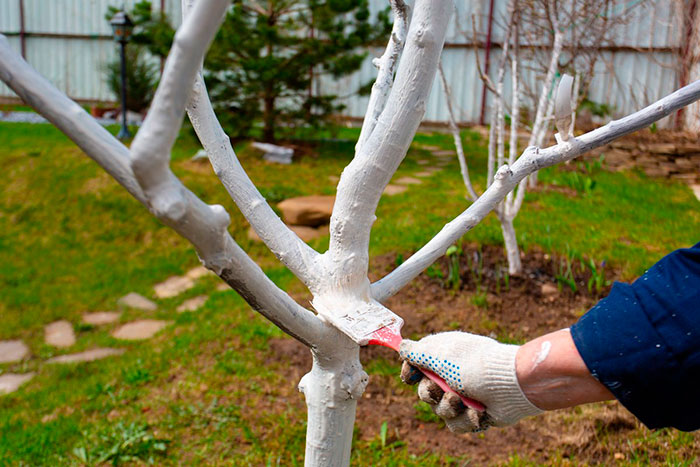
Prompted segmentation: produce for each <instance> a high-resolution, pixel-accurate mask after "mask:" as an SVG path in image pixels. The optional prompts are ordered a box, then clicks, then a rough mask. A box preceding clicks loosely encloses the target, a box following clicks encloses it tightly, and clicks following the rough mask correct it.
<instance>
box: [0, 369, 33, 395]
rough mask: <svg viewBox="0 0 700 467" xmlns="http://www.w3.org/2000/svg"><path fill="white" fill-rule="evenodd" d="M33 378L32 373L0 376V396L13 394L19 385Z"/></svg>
mask: <svg viewBox="0 0 700 467" xmlns="http://www.w3.org/2000/svg"><path fill="white" fill-rule="evenodd" d="M33 377H34V373H23V374H17V373H5V374H2V375H0V394H9V393H11V392H15V391H16V390H17V389H19V387H20V386H21V385H23V384H24V383H26V382H27V381H29V380H30V379H32V378H33Z"/></svg>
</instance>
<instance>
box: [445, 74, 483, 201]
mask: <svg viewBox="0 0 700 467" xmlns="http://www.w3.org/2000/svg"><path fill="white" fill-rule="evenodd" d="M438 72H439V74H440V81H441V82H442V90H443V91H444V93H445V102H446V104H447V115H448V118H449V128H450V132H451V133H452V139H453V140H454V142H455V149H456V150H457V160H458V161H459V169H460V172H461V173H462V181H464V186H465V187H466V188H467V194H468V195H469V196H468V197H469V198H470V199H471V200H472V201H476V199H477V198H478V197H479V195H477V194H476V190H474V186H473V185H472V181H471V178H469V166H468V165H467V159H466V157H464V146H463V145H462V137H461V135H460V134H459V127H458V126H457V119H456V118H455V113H454V109H453V108H452V92H451V91H450V86H449V85H448V84H447V79H445V71H444V70H443V69H442V60H440V63H439V65H438Z"/></svg>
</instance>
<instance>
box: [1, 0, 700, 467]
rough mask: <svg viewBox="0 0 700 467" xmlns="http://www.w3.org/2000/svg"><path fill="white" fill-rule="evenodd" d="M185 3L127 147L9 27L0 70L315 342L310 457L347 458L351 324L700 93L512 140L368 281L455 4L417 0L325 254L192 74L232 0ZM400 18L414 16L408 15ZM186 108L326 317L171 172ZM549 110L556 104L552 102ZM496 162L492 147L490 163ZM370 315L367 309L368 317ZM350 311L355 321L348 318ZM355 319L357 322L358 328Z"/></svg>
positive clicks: (256, 297) (281, 321)
mask: <svg viewBox="0 0 700 467" xmlns="http://www.w3.org/2000/svg"><path fill="white" fill-rule="evenodd" d="M183 5H184V6H185V8H184V10H185V11H189V12H190V13H189V14H188V16H187V18H186V19H185V21H184V22H183V25H182V27H181V28H180V29H179V30H178V32H177V34H176V38H175V43H174V45H173V50H172V51H171V53H170V55H169V57H168V60H167V62H166V66H165V70H164V75H163V77H162V79H161V82H160V84H159V87H158V91H157V92H156V96H155V99H154V102H153V104H152V106H151V109H150V111H149V114H148V117H147V118H146V120H145V122H144V124H143V126H142V128H141V130H140V131H139V133H138V135H137V137H136V138H135V140H134V143H133V145H132V148H131V151H130V150H129V149H128V148H126V147H125V146H124V145H123V144H121V143H120V142H119V141H117V140H116V139H115V138H114V137H113V136H111V135H110V134H109V133H108V132H107V131H106V130H104V129H103V128H102V127H101V126H100V125H98V124H97V123H96V122H95V121H94V120H93V119H92V118H91V117H90V116H89V115H87V114H86V113H85V111H84V110H83V109H82V108H81V107H80V106H79V105H77V104H75V103H74V102H72V101H70V100H69V99H68V98H67V97H65V96H64V95H63V94H61V93H60V92H58V91H57V90H56V89H55V88H54V87H53V86H52V85H51V84H50V83H48V81H46V80H45V79H44V78H42V77H41V76H40V75H39V74H38V73H37V72H36V71H34V70H33V69H32V68H31V67H30V66H29V65H28V64H27V63H26V62H25V61H24V60H23V59H22V58H21V57H20V56H19V55H18V54H17V53H16V52H14V51H13V50H12V49H11V48H10V47H9V44H8V42H7V40H6V38H5V37H4V36H2V35H0V79H2V81H4V82H5V83H6V84H8V85H9V86H10V87H11V88H12V89H13V90H14V91H15V92H16V93H17V94H18V95H19V96H20V97H22V99H23V100H24V101H25V102H26V103H28V104H29V105H31V106H33V107H34V108H35V109H36V110H37V111H38V112H39V113H40V114H41V115H43V116H44V117H46V118H47V119H48V120H49V121H51V122H52V123H53V124H54V125H56V126H57V127H58V128H59V129H61V130H62V131H63V132H64V133H65V134H66V135H68V136H69V137H70V138H71V139H72V140H73V141H74V142H76V144H77V145H78V146H79V147H80V148H81V149H82V150H83V151H85V153H86V154H87V155H88V156H89V157H91V158H92V159H93V160H95V161H96V162H97V163H98V164H99V165H100V166H102V167H103V168H104V169H105V170H106V171H107V172H108V173H109V174H110V175H112V176H113V177H114V178H115V179H116V180H117V181H118V182H119V183H121V184H122V185H123V186H124V187H125V188H126V189H127V190H128V191H129V193H131V194H132V195H133V196H134V197H135V198H136V199H137V200H139V201H140V202H141V203H143V204H144V205H146V206H147V207H148V208H149V209H150V210H151V212H152V213H153V214H154V215H156V216H157V217H158V218H159V219H160V220H162V221H163V222H164V223H165V224H167V225H169V226H170V227H172V228H173V229H174V230H176V231H177V232H178V233H179V234H180V235H182V236H183V237H185V238H187V239H188V240H189V241H190V242H191V243H192V244H193V245H194V246H195V248H196V250H197V253H198V255H199V257H200V258H201V260H202V262H203V263H204V264H205V265H206V266H207V268H209V269H211V270H213V271H215V272H216V273H217V274H218V275H219V276H220V277H221V278H222V279H224V280H225V281H226V282H227V283H228V284H229V285H230V286H231V287H233V288H234V289H235V290H237V291H238V292H239V293H240V294H241V296H242V297H243V298H244V299H245V300H246V301H247V302H248V303H249V304H250V305H251V306H252V307H253V308H254V309H255V310H257V311H258V312H260V313H261V314H262V315H263V316H265V317H266V318H268V319H269V320H271V321H272V322H273V323H275V324H276V325H277V326H278V327H280V328H281V329H282V330H284V331H285V332H287V333H288V334H290V335H291V336H293V337H295V338H296V339H298V340H299V341H301V342H303V343H304V344H306V345H307V346H309V347H310V348H311V350H312V352H313V356H314V359H313V366H312V369H311V371H310V373H308V374H307V375H306V376H304V378H303V379H302V381H301V382H300V384H299V388H300V390H301V391H302V392H303V393H304V396H305V398H306V402H307V405H308V414H309V422H308V430H307V449H306V465H308V466H321V465H323V466H325V465H332V466H335V465H337V466H343V465H348V463H349V459H350V446H351V442H352V432H353V424H354V418H355V409H356V404H357V400H358V399H359V398H360V396H361V395H362V392H363V391H364V389H365V386H366V384H367V374H366V373H365V372H364V371H363V370H362V366H361V364H360V361H359V346H358V342H360V343H364V338H362V337H360V338H357V336H358V335H361V334H362V333H363V332H364V333H366V332H367V331H368V330H373V329H374V328H375V326H379V325H381V324H384V323H385V321H383V320H386V319H399V320H400V318H398V317H396V315H393V313H391V312H390V310H387V309H386V308H384V307H383V306H381V305H380V304H379V303H377V302H378V301H379V302H381V301H382V300H385V299H386V298H387V297H389V296H391V295H393V294H394V293H395V292H396V291H398V290H399V289H400V288H401V287H403V286H404V285H406V284H407V283H408V282H410V280H411V279H413V278H414V277H416V276H417V275H418V274H419V273H420V272H421V271H422V270H424V269H425V268H426V267H427V266H429V265H430V264H431V263H432V262H434V261H435V260H436V259H437V258H439V257H440V256H442V255H443V254H444V253H445V250H446V249H447V248H448V247H449V246H450V245H451V244H453V243H454V242H455V241H456V240H457V239H458V238H459V237H461V236H462V235H464V233H466V232H467V231H468V230H469V229H471V228H472V227H474V226H475V225H476V224H477V223H478V222H480V221H481V220H482V219H483V218H484V217H485V216H486V215H487V214H488V213H489V212H490V211H492V210H494V209H497V208H498V207H499V204H501V203H502V202H503V200H504V198H505V197H506V196H507V194H508V193H509V192H511V191H512V190H513V188H515V186H516V185H518V183H520V184H521V187H522V184H523V183H524V182H525V180H527V177H528V175H529V174H531V173H533V172H534V171H536V170H538V169H540V168H543V167H548V166H551V165H554V164H557V163H560V162H562V161H567V160H571V159H573V158H574V157H577V156H579V155H580V154H582V153H584V152H586V151H588V150H590V149H592V148H594V147H598V146H601V145H603V144H607V143H609V142H610V141H612V140H613V139H615V138H618V137H620V136H623V135H625V134H627V133H630V132H632V131H634V130H637V129H640V128H643V127H645V126H648V125H649V124H651V123H652V122H654V121H656V120H659V119H661V118H663V117H665V116H667V115H668V114H670V113H672V112H673V111H675V110H677V109H679V108H680V107H683V106H685V105H687V104H689V103H690V102H693V101H695V100H697V99H698V98H700V82H696V83H693V84H691V85H689V86H687V87H685V88H683V89H681V90H679V91H677V92H675V93H673V94H671V95H669V96H667V97H666V98H664V99H662V100H661V101H659V102H657V103H656V104H653V105H652V106H649V107H647V108H646V109H643V110H641V111H640V112H637V113H635V114H632V115H630V116H628V117H625V118H623V119H621V120H618V121H613V122H610V123H609V124H608V125H606V126H604V127H602V128H599V129H597V130H595V131H592V132H590V133H587V134H585V135H583V136H581V137H578V138H570V140H569V141H567V142H563V141H562V142H561V143H559V144H557V145H555V146H553V147H550V148H547V149H542V150H541V149H539V148H537V147H528V148H527V149H526V150H525V152H524V153H523V154H522V155H521V156H520V158H519V159H516V160H515V161H514V162H513V158H514V153H513V152H512V150H511V153H509V161H510V162H511V163H510V165H502V166H501V167H499V168H498V171H496V172H495V174H493V173H491V175H490V176H489V178H490V179H492V182H493V183H491V184H490V185H489V186H488V188H487V190H486V191H485V192H484V193H483V194H482V195H481V196H480V197H479V198H478V199H476V200H475V202H474V203H473V204H472V205H471V206H470V207H469V208H468V209H466V210H465V211H464V212H463V213H462V214H461V215H460V216H458V217H457V218H456V219H455V220H453V221H452V222H450V223H448V224H447V225H446V226H445V227H444V228H443V229H442V230H441V231H440V232H439V233H438V234H437V235H436V236H435V237H434V238H433V239H432V240H431V241H430V242H428V243H427V244H426V245H425V246H424V247H423V248H422V249H421V250H419V251H418V252H417V253H416V254H414V255H413V256H412V257H411V258H409V259H408V260H407V261H405V262H404V263H403V264H402V265H401V266H399V267H398V268H397V269H396V270H394V271H393V272H392V273H391V274H389V275H388V276H386V277H385V278H383V279H382V280H380V281H379V282H377V283H375V284H373V285H372V286H371V288H370V285H369V280H368V278H367V263H368V243H369V232H370V229H371V224H372V222H373V220H374V210H375V208H376V206H377V202H378V200H379V197H380V196H381V193H382V191H383V189H384V187H385V186H386V184H387V183H388V181H389V179H390V178H391V176H392V175H393V173H394V172H395V170H396V168H397V167H398V165H399V163H400V162H401V160H402V159H403V158H404V156H405V154H406V151H407V149H408V146H409V144H410V142H411V139H412V137H413V135H414V133H415V130H416V128H417V126H418V124H419V122H420V120H421V118H422V116H423V112H424V107H425V101H426V99H427V97H428V93H429V92H430V87H431V84H432V82H433V80H434V76H435V72H436V68H437V63H438V57H439V55H440V51H441V48H442V45H443V42H444V38H445V36H444V35H445V32H446V30H447V22H448V19H449V16H450V14H451V12H452V4H451V2H450V1H449V0H440V1H429V0H417V2H416V5H415V13H414V15H413V19H412V22H411V25H410V27H409V28H408V32H407V40H406V45H405V48H404V51H403V58H402V59H401V62H400V63H399V66H398V71H397V73H396V82H395V84H394V85H393V87H391V83H390V82H389V83H388V86H389V87H391V90H390V92H389V94H388V96H386V102H385V104H382V100H383V99H384V97H382V96H383V95H384V94H382V95H379V96H378V97H377V99H376V100H375V105H374V107H373V111H372V112H369V113H368V117H369V116H374V115H376V116H377V118H376V123H372V122H371V121H370V122H369V123H368V131H369V136H368V137H367V140H366V141H365V142H364V143H363V144H359V145H358V149H357V153H356V156H355V158H354V159H353V161H352V162H351V163H350V164H349V166H348V167H347V168H346V170H345V171H344V173H343V175H342V177H341V181H340V185H339V187H338V198H337V201H336V205H335V209H334V213H333V218H332V220H331V223H332V229H331V244H330V249H329V251H328V252H327V253H325V254H324V255H319V254H318V253H317V252H315V251H314V250H312V249H311V248H309V247H307V246H306V245H305V244H303V242H301V241H300V240H299V239H298V238H297V237H296V235H295V234H293V233H292V232H290V231H289V229H287V228H286V227H285V226H284V225H283V224H282V223H281V220H280V219H279V218H278V217H277V216H276V215H275V214H274V212H272V210H271V209H270V207H269V206H268V205H267V203H266V202H265V201H264V199H262V196H260V193H259V192H258V191H257V189H256V188H255V187H254V186H253V184H252V182H251V181H250V179H249V178H248V177H247V175H246V174H245V172H244V171H243V169H242V167H241V166H240V163H239V162H238V160H237V159H236V156H235V153H234V152H233V149H232V148H231V146H230V142H229V141H228V137H227V136H226V135H225V134H224V133H223V130H222V129H221V126H220V125H219V123H218V121H217V120H216V116H215V115H214V113H213V110H212V109H211V104H210V102H209V99H208V96H207V95H206V89H205V88H204V85H203V83H202V81H201V76H200V75H199V74H198V73H199V70H200V67H201V63H202V58H203V56H204V53H205V51H206V48H207V45H208V43H209V42H210V41H211V39H212V37H213V35H214V34H215V31H216V29H217V26H218V24H219V23H220V21H221V19H222V17H223V14H224V12H225V11H226V8H227V7H228V5H229V1H228V0H199V1H194V0H184V2H183ZM398 5H400V3H399V2H398V1H394V2H393V3H392V6H394V8H396V7H397V6H398ZM397 18H399V20H400V21H403V22H404V23H405V22H406V17H401V16H400V15H398V16H397ZM402 27H405V24H404V26H402V25H398V26H396V25H395V28H394V29H395V33H396V34H395V35H396V37H398V38H399V40H396V41H395V42H394V43H393V45H392V44H390V46H389V47H388V48H387V51H388V52H389V55H387V59H386V60H387V63H386V66H385V65H380V74H382V75H383V77H382V78H381V80H380V81H381V82H382V83H383V84H381V85H379V86H377V89H378V92H379V91H381V92H384V91H385V90H386V86H387V81H386V75H387V74H389V75H390V74H391V73H389V72H388V70H390V69H392V68H391V67H392V66H394V65H395V63H396V60H397V58H398V53H400V42H401V40H400V37H399V36H400V33H401V28H402ZM392 40H394V39H392ZM397 50H398V52H397ZM392 57H393V58H392ZM392 61H393V62H392ZM392 63H393V65H392ZM383 67H384V68H383ZM380 94H381V93H380ZM186 106H187V109H188V112H189V116H190V118H191V119H192V122H193V125H194V126H195V129H196V131H197V133H198V135H199V137H200V139H201V141H202V144H203V145H204V147H205V149H206V150H207V154H208V156H209V157H210V160H211V162H212V165H213V166H214V170H215V172H216V173H217V175H218V176H219V178H220V179H221V180H222V183H223V184H224V185H225V186H226V188H227V190H228V191H229V193H230V194H231V197H232V198H233V199H234V201H235V202H236V204H237V205H238V206H239V208H240V209H241V211H242V212H243V214H244V216H245V217H246V219H248V221H249V222H250V223H251V225H252V226H253V227H254V228H255V229H256V232H258V234H259V235H260V237H261V238H263V239H264V240H265V242H266V244H267V245H268V246H269V248H270V249H271V250H272V251H273V252H274V253H275V255H276V256H277V257H278V258H280V260H281V261H282V262H283V263H284V264H286V265H287V266H288V267H289V268H290V269H291V270H292V271H293V272H294V273H295V274H297V276H298V277H300V278H301V279H302V280H303V281H304V282H305V283H306V285H307V286H308V287H309V289H310V290H311V292H312V294H313V296H314V299H313V303H314V306H315V307H316V308H317V309H318V310H319V313H320V316H317V315H315V314H314V313H313V312H311V311H310V310H307V309H305V308H303V307H301V306H300V305H298V304H297V303H296V302H295V301H294V300H293V299H292V298H291V297H289V295H287V294H286V293H285V292H283V291H282V290H280V289H279V288H278V287H277V286H276V285H275V284H274V283H273V282H272V281H271V280H270V279H269V278H268V277H267V276H266V275H265V273H264V272H263V271H262V269H260V267H259V266H258V265H257V264H255V263H254V262H253V261H252V260H251V259H250V258H249V257H248V256H247V255H246V254H245V252H244V251H243V250H242V249H241V248H240V247H239V246H238V245H237V244H236V243H235V242H234V240H233V239H232V238H231V236H230V234H229V233H228V229H227V228H228V224H229V216H228V214H227V213H226V211H225V210H224V209H223V207H221V206H216V205H215V206H210V205H207V204H205V203H204V202H202V201H201V200H200V199H199V198H197V197H196V196H195V195H194V194H193V193H192V192H190V191H189V190H188V189H187V188H186V187H185V186H184V185H182V183H181V182H180V181H179V180H178V179H177V178H176V177H175V176H174V175H173V173H172V172H171V170H170V167H169V165H170V150H171V148H172V146H173V144H174V141H175V138H176V137H177V134H178V131H179V128H180V123H181V120H182V116H183V114H184V111H185V107H186ZM382 109H383V110H382ZM548 109H549V108H548ZM549 114H551V111H550V110H547V111H545V113H544V115H549ZM516 115H517V113H516ZM370 118H374V117H370ZM516 120H517V119H516ZM516 124H517V123H516ZM495 127H496V125H493V128H495ZM372 128H373V129H372ZM538 135H544V132H540V133H538ZM542 137H543V136H542ZM511 138H512V134H511ZM491 139H492V141H494V142H495V140H496V138H491ZM494 152H495V151H491V154H492V155H494ZM501 157H503V156H501ZM494 160H495V157H493V159H492V160H491V163H492V164H491V165H494V164H493V162H494ZM465 167H466V164H465ZM465 173H466V171H465ZM521 192H524V190H519V192H518V194H517V196H516V200H515V207H516V212H517V208H519V204H518V197H519V196H520V194H521ZM503 225H506V226H507V225H508V223H507V222H506V223H504V224H503ZM510 225H511V227H512V219H511V223H510ZM511 230H512V229H511ZM504 235H506V234H505V231H504ZM513 238H514V232H513ZM375 300H376V301H375ZM363 315H365V316H369V317H371V318H372V319H373V321H370V320H364V321H363V320H362V317H363ZM347 317H351V318H358V319H357V320H356V321H355V322H352V320H350V321H348V320H347V319H346V318H347ZM382 317H383V318H382ZM340 322H343V323H344V324H343V325H341V324H339V323H340ZM348 322H349V323H350V324H349V325H350V326H351V328H350V329H345V332H346V333H347V334H350V335H352V336H354V337H355V339H356V341H357V342H353V340H352V339H351V338H349V337H348V336H347V335H346V334H343V333H342V332H341V331H339V330H338V329H337V328H336V327H334V325H335V326H338V327H339V328H342V327H343V326H344V325H347V324H348ZM386 322H387V323H388V322H389V321H386ZM396 322H397V321H394V323H396ZM331 323H332V324H331ZM358 323H359V326H358V327H353V325H354V324H358ZM543 358H544V357H543Z"/></svg>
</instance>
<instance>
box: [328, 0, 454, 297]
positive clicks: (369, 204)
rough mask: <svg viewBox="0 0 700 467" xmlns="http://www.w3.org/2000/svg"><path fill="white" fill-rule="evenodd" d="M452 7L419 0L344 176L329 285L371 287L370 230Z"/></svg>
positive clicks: (410, 131)
mask: <svg viewBox="0 0 700 467" xmlns="http://www.w3.org/2000/svg"><path fill="white" fill-rule="evenodd" d="M451 13H452V2H451V1H449V0H435V1H430V0H418V1H417V2H416V5H415V12H414V13H413V18H412V21H411V25H410V28H409V31H408V39H407V41H406V46H405V48H404V52H403V56H402V59H401V62H400V63H399V67H398V71H397V73H396V82H395V85H394V86H393V88H392V90H391V93H390V94H389V98H388V100H387V104H386V108H385V109H384V112H382V114H381V116H380V117H379V120H378V121H377V124H376V127H375V130H374V131H373V132H372V135H371V136H370V137H369V139H368V140H367V142H366V143H365V144H364V145H363V146H362V147H361V148H360V151H359V152H357V153H356V154H355V158H354V159H353V160H352V162H350V164H348V166H347V167H346V168H345V170H344V171H343V174H342V175H341V177H340V183H339V184H338V194H337V196H336V202H335V206H334V208H333V215H332V216H331V227H330V233H331V239H330V246H329V251H328V253H327V256H326V258H327V261H329V262H330V264H329V268H328V270H329V271H335V274H333V275H329V276H328V281H329V286H328V288H329V289H333V290H336V291H342V290H355V291H360V290H365V291H368V288H369V282H368V281H367V266H368V263H369V254H368V248H369V234H370V230H371V228H372V224H373V223H374V220H375V216H374V212H375V210H376V208H377V203H378V202H379V198H380V197H381V195H382V192H383V191H384V188H385V187H386V185H387V184H388V183H389V180H390V179H391V176H392V175H393V173H394V172H395V171H396V169H397V167H398V166H399V164H400V163H401V161H402V160H403V158H404V156H405V155H406V151H407V150H408V147H409V146H410V144H411V139H412V138H413V135H414V134H415V132H416V130H417V129H418V125H419V124H420V121H421V119H422V117H423V115H424V113H425V105H426V100H427V99H428V95H429V93H430V89H431V87H432V84H433V80H434V78H435V71H436V70H437V62H438V60H439V57H440V52H441V50H442V46H443V44H444V41H445V33H446V30H447V23H448V21H449V18H450V15H451Z"/></svg>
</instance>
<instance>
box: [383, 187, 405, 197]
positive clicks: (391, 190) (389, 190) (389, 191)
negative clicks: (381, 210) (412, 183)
mask: <svg viewBox="0 0 700 467" xmlns="http://www.w3.org/2000/svg"><path fill="white" fill-rule="evenodd" d="M406 190H408V187H407V186H402V185H387V186H386V188H384V194H385V195H387V196H394V195H398V194H400V193H403V192H404V191H406Z"/></svg>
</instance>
